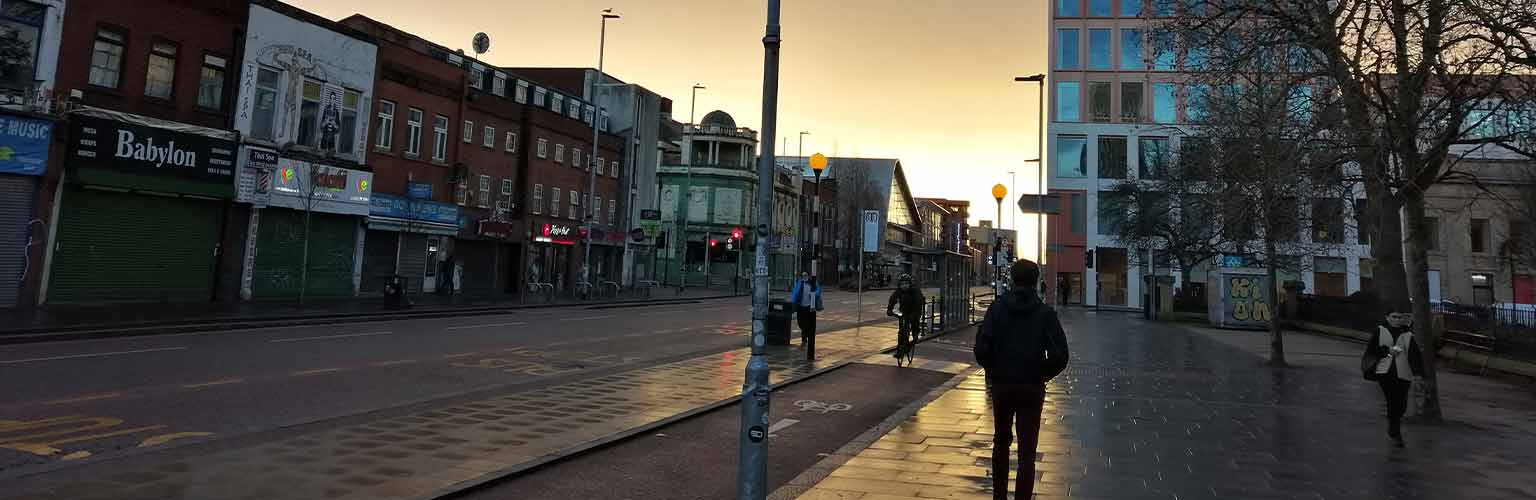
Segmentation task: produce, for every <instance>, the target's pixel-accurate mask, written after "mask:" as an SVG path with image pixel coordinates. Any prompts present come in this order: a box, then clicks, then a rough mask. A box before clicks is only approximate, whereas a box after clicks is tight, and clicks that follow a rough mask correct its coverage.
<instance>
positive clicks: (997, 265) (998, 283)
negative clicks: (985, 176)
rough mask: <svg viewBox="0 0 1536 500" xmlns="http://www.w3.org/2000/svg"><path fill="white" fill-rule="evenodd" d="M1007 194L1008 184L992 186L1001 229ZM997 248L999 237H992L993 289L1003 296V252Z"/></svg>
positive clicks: (998, 223)
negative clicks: (1000, 252)
mask: <svg viewBox="0 0 1536 500" xmlns="http://www.w3.org/2000/svg"><path fill="white" fill-rule="evenodd" d="M1007 196H1008V187H1007V186H1004V185H1002V184H997V185H994V186H992V198H994V199H996V200H997V226H998V228H999V229H1001V228H1002V226H1003V198H1006V197H1007ZM993 234H997V233H993ZM997 250H998V245H997V238H993V239H992V266H993V267H992V270H993V273H992V274H993V278H994V279H993V282H992V283H993V284H992V289H993V291H994V293H996V294H997V295H996V296H998V297H1001V296H1002V295H1003V271H1002V269H1003V262H1002V258H1001V254H999V253H998V252H997Z"/></svg>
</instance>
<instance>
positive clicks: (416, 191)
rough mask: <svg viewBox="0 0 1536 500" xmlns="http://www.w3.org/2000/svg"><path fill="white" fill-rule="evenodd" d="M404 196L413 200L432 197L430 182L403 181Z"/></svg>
mask: <svg viewBox="0 0 1536 500" xmlns="http://www.w3.org/2000/svg"><path fill="white" fill-rule="evenodd" d="M405 197H406V198H410V199H413V200H430V199H432V183H430V182H407V183H405Z"/></svg>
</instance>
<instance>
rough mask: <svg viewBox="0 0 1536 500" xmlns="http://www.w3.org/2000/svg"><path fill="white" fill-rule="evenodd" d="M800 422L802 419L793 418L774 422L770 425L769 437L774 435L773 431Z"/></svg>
mask: <svg viewBox="0 0 1536 500" xmlns="http://www.w3.org/2000/svg"><path fill="white" fill-rule="evenodd" d="M798 423H800V421H799V420H795V419H793V418H786V419H782V420H779V421H778V422H774V423H773V425H772V426H769V427H768V437H773V433H775V432H779V431H782V430H784V429H785V428H787V427H789V426H791V425H795V424H798Z"/></svg>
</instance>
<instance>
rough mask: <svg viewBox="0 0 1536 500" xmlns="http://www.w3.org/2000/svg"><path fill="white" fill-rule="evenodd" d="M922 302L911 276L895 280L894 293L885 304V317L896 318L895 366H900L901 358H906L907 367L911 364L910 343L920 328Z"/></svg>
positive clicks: (903, 276) (902, 276)
mask: <svg viewBox="0 0 1536 500" xmlns="http://www.w3.org/2000/svg"><path fill="white" fill-rule="evenodd" d="M923 301H924V299H923V292H922V290H918V289H917V287H914V286H912V275H910V274H903V275H901V277H900V278H898V279H897V280H896V291H894V292H891V300H890V301H888V302H886V305H885V315H886V316H896V323H897V329H896V352H895V353H893V355H894V356H896V365H897V366H901V360H902V358H906V360H907V364H908V365H910V364H912V341H913V338H914V337H916V336H917V335H918V330H919V329H920V328H921V327H922V323H921V322H920V321H919V320H921V319H922V316H923ZM898 312H899V314H898Z"/></svg>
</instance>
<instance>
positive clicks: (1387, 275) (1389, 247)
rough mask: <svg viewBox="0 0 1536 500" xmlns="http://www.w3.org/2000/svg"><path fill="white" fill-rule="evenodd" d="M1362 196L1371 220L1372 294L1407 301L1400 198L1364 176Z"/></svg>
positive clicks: (1385, 299) (1386, 301)
mask: <svg viewBox="0 0 1536 500" xmlns="http://www.w3.org/2000/svg"><path fill="white" fill-rule="evenodd" d="M1365 192H1366V198H1367V199H1368V200H1369V203H1370V205H1369V209H1370V213H1369V214H1366V216H1367V217H1369V218H1370V220H1371V221H1373V222H1375V224H1374V226H1375V227H1374V228H1372V229H1373V230H1372V231H1371V234H1370V236H1371V259H1373V260H1375V261H1376V265H1375V266H1374V268H1373V269H1372V273H1373V275H1372V278H1371V281H1372V283H1373V286H1374V287H1375V288H1376V298H1377V299H1379V300H1380V301H1381V303H1383V304H1404V303H1407V302H1408V277H1407V275H1406V274H1404V269H1403V246H1402V245H1400V244H1398V242H1400V241H1403V222H1402V218H1401V216H1400V215H1399V214H1400V211H1401V209H1402V202H1401V201H1399V200H1398V199H1397V198H1395V197H1393V196H1392V195H1391V193H1390V192H1389V191H1388V190H1387V188H1386V186H1385V185H1384V182H1383V181H1381V180H1376V179H1373V177H1372V176H1366V178H1365Z"/></svg>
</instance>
